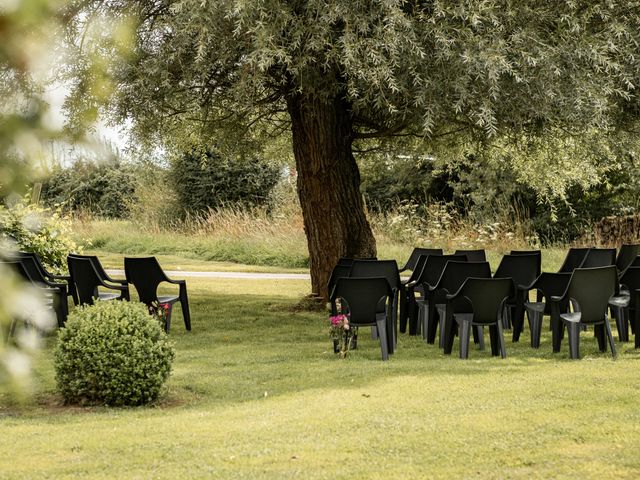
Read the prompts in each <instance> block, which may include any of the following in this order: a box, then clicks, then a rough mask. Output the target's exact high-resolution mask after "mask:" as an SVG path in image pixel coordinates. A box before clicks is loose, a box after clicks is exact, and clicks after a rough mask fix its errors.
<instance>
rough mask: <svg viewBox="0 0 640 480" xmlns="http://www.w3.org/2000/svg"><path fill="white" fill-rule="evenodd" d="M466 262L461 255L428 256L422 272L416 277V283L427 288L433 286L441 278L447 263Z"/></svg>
mask: <svg viewBox="0 0 640 480" xmlns="http://www.w3.org/2000/svg"><path fill="white" fill-rule="evenodd" d="M451 261H453V262H466V261H467V256H466V255H463V254H457V255H456V254H454V255H429V256H428V257H427V259H426V261H425V262H424V266H423V267H422V270H421V271H420V273H419V274H418V276H417V277H416V283H426V284H427V285H429V286H432V287H433V286H435V284H436V283H438V280H439V279H440V277H441V276H442V271H443V270H444V267H446V266H447V262H451Z"/></svg>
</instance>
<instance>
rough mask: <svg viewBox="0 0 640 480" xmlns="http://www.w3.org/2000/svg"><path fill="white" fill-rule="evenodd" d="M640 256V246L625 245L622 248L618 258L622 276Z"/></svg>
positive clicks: (617, 264)
mask: <svg viewBox="0 0 640 480" xmlns="http://www.w3.org/2000/svg"><path fill="white" fill-rule="evenodd" d="M638 255H640V244H637V243H634V244H625V245H622V246H621V247H620V251H619V252H618V256H617V257H616V267H617V269H618V272H620V273H621V274H622V272H624V271H625V270H626V269H627V268H629V266H630V265H631V264H632V263H633V261H634V260H635V259H636V257H637V256H638Z"/></svg>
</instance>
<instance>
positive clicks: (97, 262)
mask: <svg viewBox="0 0 640 480" xmlns="http://www.w3.org/2000/svg"><path fill="white" fill-rule="evenodd" d="M69 257H75V258H86V259H88V260H89V261H91V263H92V264H93V268H94V269H95V270H96V272H97V274H98V275H99V276H100V278H101V279H102V280H106V279H108V278H109V275H107V272H106V271H105V270H104V267H103V266H102V263H100V259H99V258H98V257H97V256H96V255H80V254H78V253H70V254H69Z"/></svg>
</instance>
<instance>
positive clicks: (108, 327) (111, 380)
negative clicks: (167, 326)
mask: <svg viewBox="0 0 640 480" xmlns="http://www.w3.org/2000/svg"><path fill="white" fill-rule="evenodd" d="M173 357H174V353H173V347H172V345H171V343H170V342H169V341H168V339H167V335H166V334H165V333H164V331H163V330H162V328H161V326H160V323H159V322H158V321H157V319H155V317H152V316H151V315H149V312H148V309H147V307H146V306H145V305H143V304H142V303H131V302H119V301H111V302H100V303H98V304H96V305H93V306H87V307H83V308H79V309H77V310H75V311H74V312H73V313H71V314H70V315H69V319H68V320H67V324H66V327H65V328H63V329H61V330H60V332H59V335H58V343H57V345H56V347H55V351H54V364H55V371H56V381H57V386H58V391H59V392H60V393H61V394H62V396H63V397H64V399H65V401H66V402H67V403H82V404H105V405H115V406H119V405H144V404H147V403H149V402H153V401H154V400H156V399H157V398H158V396H159V394H160V390H161V387H162V385H163V384H164V382H165V380H166V379H167V378H168V376H169V373H170V372H171V362H172V361H173Z"/></svg>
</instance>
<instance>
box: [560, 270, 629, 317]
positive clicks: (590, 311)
mask: <svg viewBox="0 0 640 480" xmlns="http://www.w3.org/2000/svg"><path fill="white" fill-rule="evenodd" d="M617 283H618V271H617V270H616V267H615V265H611V266H608V267H594V268H576V269H575V270H574V271H573V275H572V276H571V281H570V282H569V288H568V290H567V294H568V296H569V298H571V299H574V300H576V301H577V302H578V305H579V306H580V311H581V312H582V315H581V320H580V321H581V322H582V323H595V322H601V321H602V320H603V318H604V315H605V313H606V311H607V308H608V304H609V299H610V298H611V296H612V295H614V294H615V292H616V286H617Z"/></svg>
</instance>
